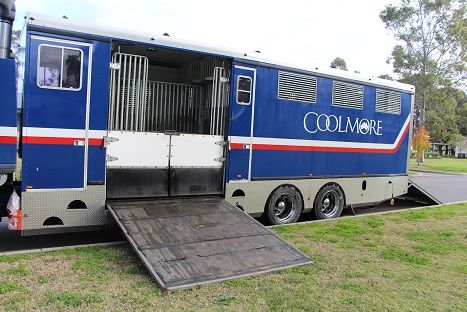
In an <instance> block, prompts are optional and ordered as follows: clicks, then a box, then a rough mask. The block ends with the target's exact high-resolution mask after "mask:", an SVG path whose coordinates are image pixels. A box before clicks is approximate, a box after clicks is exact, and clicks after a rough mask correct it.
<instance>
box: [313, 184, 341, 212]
mask: <svg viewBox="0 0 467 312" xmlns="http://www.w3.org/2000/svg"><path fill="white" fill-rule="evenodd" d="M344 204H345V197H344V192H343V191H342V190H341V188H340V187H339V186H337V185H334V184H331V185H326V186H324V187H323V188H321V190H319V192H318V194H317V195H316V197H315V201H314V204H313V214H314V216H315V217H316V219H318V220H321V219H333V218H338V217H339V216H340V215H341V213H342V210H343V209H344Z"/></svg>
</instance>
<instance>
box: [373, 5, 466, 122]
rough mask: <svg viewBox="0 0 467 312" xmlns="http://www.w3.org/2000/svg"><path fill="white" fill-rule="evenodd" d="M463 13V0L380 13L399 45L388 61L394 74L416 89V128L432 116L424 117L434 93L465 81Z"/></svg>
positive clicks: (464, 26) (464, 19) (464, 27)
mask: <svg viewBox="0 0 467 312" xmlns="http://www.w3.org/2000/svg"><path fill="white" fill-rule="evenodd" d="M466 9H467V5H466V2H465V0H401V3H400V5H398V6H395V5H392V4H390V5H387V6H386V7H385V9H384V10H383V11H382V12H381V13H380V18H381V20H382V21H383V22H384V24H385V26H386V28H387V29H389V30H391V31H392V32H393V34H394V36H395V38H396V39H398V40H399V41H400V42H401V44H399V45H396V46H395V47H394V49H393V51H392V55H391V58H390V62H392V65H393V68H394V72H396V73H398V74H400V75H401V78H402V79H401V80H402V81H403V82H407V83H411V84H414V85H415V86H416V90H417V91H416V92H417V94H416V101H415V106H416V112H417V116H416V119H415V122H416V124H417V125H420V126H424V125H425V121H426V120H427V119H429V118H431V117H433V116H435V114H431V115H430V114H426V111H430V110H433V107H432V104H433V103H434V101H433V99H432V98H431V96H432V91H433V90H436V89H438V88H440V87H446V86H454V87H455V86H458V85H459V84H462V83H463V82H462V81H463V79H465V78H466V77H467V76H466V61H467V58H466V55H467V54H466V48H467V17H466ZM431 124H433V122H431Z"/></svg>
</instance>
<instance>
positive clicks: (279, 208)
mask: <svg viewBox="0 0 467 312" xmlns="http://www.w3.org/2000/svg"><path fill="white" fill-rule="evenodd" d="M302 210H303V199H302V195H301V194H300V192H299V191H298V190H297V189H296V188H295V187H293V186H290V185H284V186H280V187H278V188H277V189H276V190H274V192H272V194H271V195H270V196H269V198H268V201H267V203H266V209H265V212H264V218H265V221H266V223H268V224H274V225H276V224H287V223H294V222H296V221H297V220H298V218H299V217H300V213H301V212H302Z"/></svg>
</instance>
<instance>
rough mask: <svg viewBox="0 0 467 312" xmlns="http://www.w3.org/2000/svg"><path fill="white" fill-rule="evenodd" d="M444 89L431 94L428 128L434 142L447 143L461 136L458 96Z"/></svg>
mask: <svg viewBox="0 0 467 312" xmlns="http://www.w3.org/2000/svg"><path fill="white" fill-rule="evenodd" d="M457 91H458V90H456V89H453V88H449V87H444V88H439V89H435V90H432V91H431V92H430V102H431V103H430V110H428V111H427V112H426V117H427V119H426V127H427V128H428V129H430V134H431V138H432V140H433V141H434V142H444V143H447V142H449V141H451V140H453V139H454V138H456V137H457V136H458V135H459V115H458V110H457V103H458V102H457V101H458V98H457V96H458V94H457Z"/></svg>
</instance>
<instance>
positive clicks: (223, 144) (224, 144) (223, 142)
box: [215, 141, 227, 146]
mask: <svg viewBox="0 0 467 312" xmlns="http://www.w3.org/2000/svg"><path fill="white" fill-rule="evenodd" d="M215 144H216V145H220V146H226V145H227V142H226V141H217V142H216V143H215Z"/></svg>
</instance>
